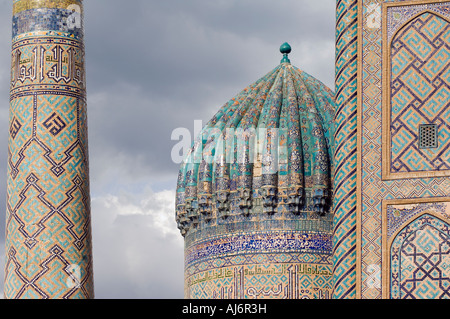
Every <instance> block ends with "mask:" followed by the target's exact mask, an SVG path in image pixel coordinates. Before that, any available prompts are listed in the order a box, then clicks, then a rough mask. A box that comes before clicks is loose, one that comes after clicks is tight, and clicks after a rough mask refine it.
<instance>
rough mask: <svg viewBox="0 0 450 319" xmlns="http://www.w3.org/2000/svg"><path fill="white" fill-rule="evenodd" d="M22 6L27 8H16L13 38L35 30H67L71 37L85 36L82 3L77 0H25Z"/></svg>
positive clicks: (13, 20) (79, 37) (13, 21)
mask: <svg viewBox="0 0 450 319" xmlns="http://www.w3.org/2000/svg"><path fill="white" fill-rule="evenodd" d="M47 2H48V3H47ZM21 3H22V2H20V4H21ZM25 3H26V4H25ZM17 5H19V3H18V4H17ZM15 6H16V4H15ZM22 7H23V8H25V7H26V8H27V9H24V10H14V15H13V19H12V37H13V39H14V38H15V37H16V36H18V35H20V34H22V33H29V32H34V31H58V32H66V33H68V36H69V37H72V38H76V39H81V38H83V13H82V6H81V3H79V2H77V1H37V2H33V1H31V2H29V1H24V4H23V6H22Z"/></svg>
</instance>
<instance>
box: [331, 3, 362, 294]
mask: <svg viewBox="0 0 450 319" xmlns="http://www.w3.org/2000/svg"><path fill="white" fill-rule="evenodd" d="M357 7H358V6H357V1H356V0H338V1H337V5H336V8H337V9H336V17H337V21H336V114H335V125H336V133H335V145H336V146H335V149H336V150H335V161H336V164H335V173H334V179H335V180H334V185H335V186H334V187H335V189H334V214H335V217H334V234H333V237H334V238H333V241H334V248H333V255H334V257H333V263H334V266H333V267H334V268H333V271H334V278H335V279H334V289H333V298H335V299H344V298H355V297H356V268H355V267H356V200H357V199H356V175H357V167H356V163H357V153H356V145H357V112H356V109H357V65H358V55H357V35H358V32H357V30H358V28H357V27H358V10H357Z"/></svg>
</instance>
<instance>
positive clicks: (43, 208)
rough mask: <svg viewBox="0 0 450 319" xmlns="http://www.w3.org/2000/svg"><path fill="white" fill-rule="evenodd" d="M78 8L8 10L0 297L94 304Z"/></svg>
mask: <svg viewBox="0 0 450 319" xmlns="http://www.w3.org/2000/svg"><path fill="white" fill-rule="evenodd" d="M82 17H83V4H82V1H81V0H59V1H55V0H52V1H49V0H39V1H25V0H14V8H13V34H12V37H13V39H12V54H11V62H12V63H11V95H10V126H9V133H10V135H9V154H8V155H9V156H8V180H7V217H6V263H5V267H6V273H5V297H6V298H8V299H11V298H33V299H35V298H43V299H68V298H93V296H94V293H93V272H92V268H93V267H92V243H91V225H90V194H89V165H88V136H87V110H86V86H85V85H86V80H85V69H84V66H85V60H84V42H83V19H82Z"/></svg>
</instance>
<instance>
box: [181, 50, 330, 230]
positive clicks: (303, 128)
mask: <svg viewBox="0 0 450 319" xmlns="http://www.w3.org/2000/svg"><path fill="white" fill-rule="evenodd" d="M282 49H283V47H282ZM283 50H284V51H285V52H282V53H284V54H285V58H286V59H283V60H282V63H281V64H280V65H279V66H277V67H276V68H275V69H274V70H272V71H271V72H269V73H268V74H267V75H266V76H264V77H263V78H261V79H259V80H258V81H256V82H255V83H254V84H252V85H250V86H248V87H247V88H245V89H244V90H243V91H242V92H240V93H239V94H238V95H237V96H236V97H235V98H233V99H231V100H230V101H229V102H228V103H226V104H225V105H224V106H223V107H222V108H221V109H220V110H219V111H218V112H217V114H216V115H215V116H214V117H213V118H212V119H211V120H210V121H209V122H208V124H207V125H206V126H205V127H204V128H203V131H202V135H201V136H199V137H198V139H197V140H196V141H195V142H194V145H193V147H192V149H191V151H190V152H189V154H188V155H187V156H186V158H185V160H184V162H183V163H182V165H181V168H180V172H179V177H178V185H177V201H176V219H177V222H178V227H179V229H180V230H181V232H182V234H183V235H186V234H187V233H188V232H189V230H191V229H199V228H207V226H208V225H214V224H220V223H236V222H237V221H243V220H245V219H249V220H252V218H253V220H254V219H255V218H256V217H255V216H259V217H258V220H264V219H265V217H264V216H267V219H270V220H287V219H289V220H293V219H296V218H302V216H303V218H304V217H305V216H306V215H308V214H309V215H308V216H312V215H314V214H315V215H317V216H322V215H324V214H327V213H328V212H329V208H330V206H331V197H332V169H333V163H332V158H333V152H334V151H333V149H332V146H333V135H334V126H333V115H334V94H333V92H332V91H331V90H330V89H329V88H327V87H326V86H325V85H324V84H323V83H321V82H320V81H318V80H316V79H315V78H313V77H312V76H310V75H308V74H307V73H305V72H303V71H301V70H299V69H298V68H296V67H294V66H292V65H291V64H290V63H289V62H288V61H289V60H288V59H287V53H289V52H290V47H289V48H287V46H286V47H285V48H284V49H283ZM288 51H289V52H288Z"/></svg>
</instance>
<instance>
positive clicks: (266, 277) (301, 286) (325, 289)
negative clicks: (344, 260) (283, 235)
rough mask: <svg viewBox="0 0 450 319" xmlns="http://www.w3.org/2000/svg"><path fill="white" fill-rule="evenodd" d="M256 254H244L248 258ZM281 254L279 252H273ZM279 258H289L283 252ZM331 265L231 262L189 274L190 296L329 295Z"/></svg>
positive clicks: (307, 296)
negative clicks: (221, 266) (232, 264)
mask: <svg viewBox="0 0 450 319" xmlns="http://www.w3.org/2000/svg"><path fill="white" fill-rule="evenodd" d="M249 257H252V256H248V255H243V256H241V257H240V258H242V259H246V258H249ZM270 258H272V259H275V258H277V254H273V255H270ZM279 258H281V259H282V258H286V257H285V256H283V255H281V254H280V256H279ZM331 268H332V267H331V265H314V264H311V263H308V264H299V263H290V264H289V263H261V261H259V262H258V263H255V264H249V265H239V266H228V267H223V268H220V270H218V269H214V270H208V271H203V272H199V273H196V274H194V275H192V276H189V277H188V278H187V282H186V287H185V289H186V292H185V296H186V298H188V299H191V298H199V299H329V298H330V294H331V288H332V284H333V283H332V273H331V271H332V269H331Z"/></svg>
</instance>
